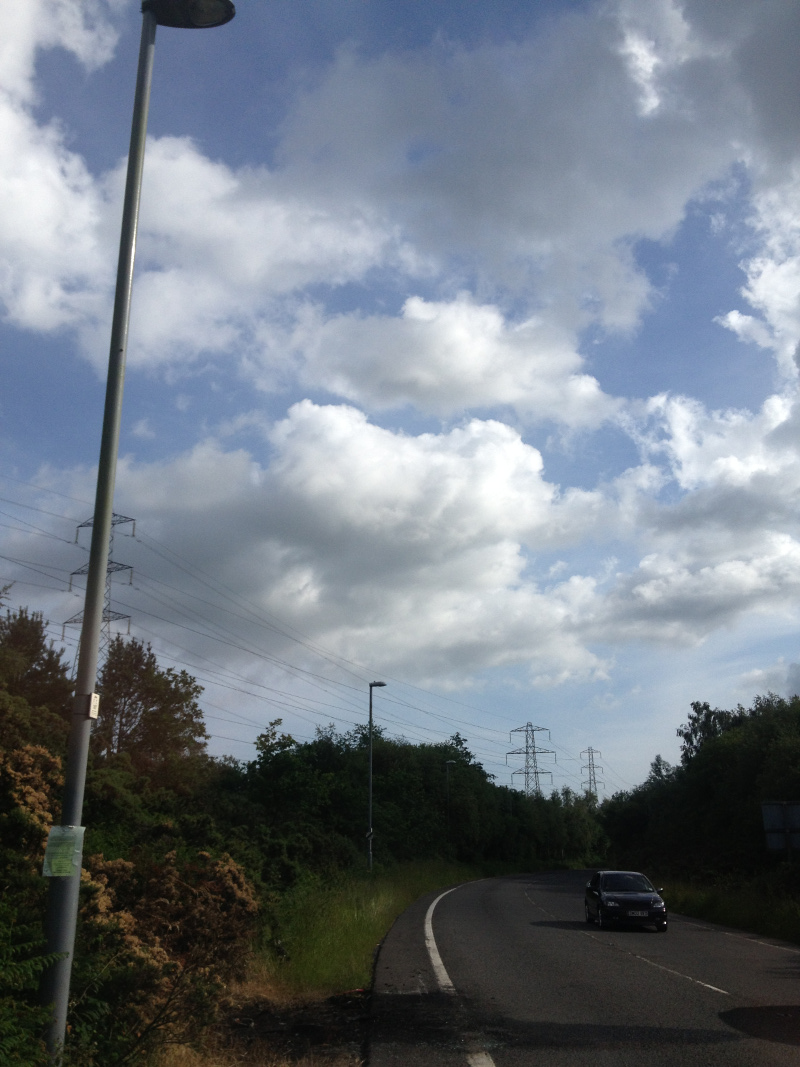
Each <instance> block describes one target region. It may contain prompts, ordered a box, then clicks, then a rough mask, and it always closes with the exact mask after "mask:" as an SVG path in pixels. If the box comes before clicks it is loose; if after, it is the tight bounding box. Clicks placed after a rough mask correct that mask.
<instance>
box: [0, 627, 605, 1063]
mask: <svg viewBox="0 0 800 1067" xmlns="http://www.w3.org/2000/svg"><path fill="white" fill-rule="evenodd" d="M98 688H99V690H100V693H101V713H100V719H99V721H98V724H97V727H96V729H95V731H94V732H93V737H92V746H91V754H90V766H89V773H88V778H87V788H86V800H85V807H84V823H85V825H86V826H87V832H86V842H85V847H84V859H83V867H84V873H83V880H82V896H81V912H80V921H79V930H78V943H77V946H76V963H75V967H74V969H73V983H72V1005H71V1012H70V1030H69V1034H68V1044H67V1050H66V1062H67V1063H68V1064H72V1065H80V1067H95V1065H98V1067H99V1065H101V1064H102V1065H103V1067H112V1065H116V1064H131V1065H135V1064H142V1065H143V1064H156V1063H160V1065H161V1067H178V1064H179V1063H185V1064H186V1065H187V1067H189V1065H191V1067H193V1065H194V1064H195V1063H197V1064H200V1063H203V1064H207V1065H208V1067H211V1065H212V1064H213V1063H215V1062H217V1061H218V1062H219V1063H226V1064H227V1063H228V1062H231V1063H232V1062H248V1061H247V1060H246V1059H241V1057H239V1058H238V1059H236V1058H234V1059H231V1055H232V1053H230V1052H229V1051H225V1050H224V1049H222V1046H221V1045H220V1046H219V1048H218V1049H217V1051H216V1052H215V1051H214V1048H215V1046H214V1041H215V1040H216V1038H214V1033H215V1026H218V1024H219V1023H220V1020H224V1019H225V1018H228V1017H230V1016H231V1012H232V1011H233V1013H234V1015H235V1012H236V1010H237V1005H238V1006H241V1005H243V1004H245V1003H246V1002H247V1000H248V998H249V1000H250V1001H251V1002H252V1001H253V1000H254V999H257V998H261V999H262V1000H265V999H266V1000H268V999H269V998H272V999H273V1000H275V1001H276V1002H277V1001H280V1000H281V999H284V1000H287V999H291V998H295V999H296V1000H297V999H298V998H300V999H302V998H304V997H305V998H313V997H315V996H316V997H324V996H326V995H327V994H330V993H338V994H343V993H345V992H346V991H347V990H352V989H357V988H358V987H363V986H367V985H368V984H369V980H370V973H371V966H372V956H373V952H374V949H375V947H376V945H377V943H378V942H379V941H380V939H381V938H382V937H383V936H384V934H385V933H386V931H387V930H388V928H389V926H390V925H391V923H392V922H393V920H394V918H395V917H396V916H397V915H398V914H399V913H400V912H401V911H402V910H403V909H404V908H405V907H406V906H407V905H408V904H409V903H410V902H411V901H412V900H413V899H415V898H416V897H417V896H419V894H420V893H422V892H425V891H427V890H429V889H434V888H438V887H440V886H445V885H448V884H453V883H456V882H460V881H464V880H466V879H468V878H470V877H479V876H481V875H483V874H488V873H494V872H502V871H512V870H531V869H536V868H545V867H548V866H553V865H569V864H573V865H578V866H584V865H587V864H591V863H596V862H599V859H600V856H601V855H602V853H603V851H604V848H605V841H604V836H603V830H602V828H601V826H600V823H599V821H598V817H597V811H596V804H595V801H594V799H593V798H591V797H586V796H582V795H576V794H574V793H572V792H570V791H569V790H564V791H562V792H560V793H554V794H553V795H552V796H551V797H547V798H544V797H540V798H533V799H528V798H525V797H524V796H521V795H520V794H519V793H518V792H517V791H512V790H510V789H507V788H504V787H500V786H497V785H495V784H494V782H493V780H492V779H491V777H490V776H489V775H487V774H486V772H485V771H484V770H483V768H482V767H481V765H480V764H479V763H478V762H477V761H476V760H475V758H474V757H473V755H472V753H471V752H470V751H469V749H468V747H467V745H466V743H465V741H464V739H463V738H462V737H460V736H459V735H458V734H454V735H453V737H451V738H450V739H449V740H448V741H446V742H443V743H440V744H412V743H410V742H408V741H406V740H404V739H402V738H391V737H388V736H386V735H385V734H383V733H382V732H381V731H380V730H379V731H377V732H376V736H375V739H374V742H375V743H374V825H375V827H376V838H375V842H374V857H375V870H374V873H373V875H372V876H371V877H368V876H367V874H366V872H365V870H364V868H365V866H366V850H365V829H366V827H365V825H364V824H365V821H366V781H367V735H366V730H365V729H364V728H356V729H354V730H352V731H349V732H346V733H341V732H337V731H336V730H335V729H334V728H333V727H329V728H326V729H322V730H319V731H317V735H316V737H315V738H314V739H313V740H312V741H309V742H298V741H296V740H295V739H293V738H292V737H290V736H288V735H287V734H285V733H283V732H282V731H281V722H280V720H277V719H276V720H274V721H272V722H271V723H270V724H269V725H268V726H267V728H266V729H265V730H264V732H263V733H262V734H261V736H260V737H259V738H258V740H257V742H256V746H255V751H254V758H253V759H252V760H250V761H248V762H238V761H236V760H232V759H221V760H219V759H214V758H212V757H210V756H209V755H208V753H207V749H206V741H207V735H206V731H205V726H204V723H203V716H202V712H201V708H200V703H199V701H200V698H201V687H200V686H199V685H198V684H197V682H196V680H195V679H194V678H193V677H191V675H189V674H187V673H186V672H185V671H176V670H173V669H164V668H162V667H161V666H160V665H159V664H158V662H157V660H156V657H155V655H154V654H153V653H152V650H151V649H150V648H149V647H148V646H146V645H143V644H142V643H141V642H138V641H136V640H127V641H124V640H122V639H118V640H115V641H114V642H113V644H112V646H111V649H110V651H109V654H108V657H107V660H106V662H105V665H104V667H103V669H102V671H101V676H100V679H99V685H98ZM71 695H72V694H71V683H70V681H69V671H68V666H67V664H66V662H65V661H64V659H63V656H62V653H61V652H60V651H59V650H58V649H56V648H54V647H53V646H52V645H51V644H50V643H49V642H48V641H47V638H46V629H45V622H44V620H43V619H42V618H41V616H39V615H37V614H35V613H29V612H28V611H26V610H25V609H24V608H20V609H17V610H15V611H7V612H6V613H5V615H3V616H0V872H2V874H0V894H1V895H0V1062H3V1063H8V1064H10V1065H11V1064H13V1065H19V1067H38V1065H40V1064H44V1063H45V1055H44V1049H43V1046H42V1043H41V1040H40V1033H41V1026H42V1019H43V1014H42V1010H41V1008H40V1007H39V1006H38V994H37V989H38V983H39V978H40V975H41V972H42V969H43V968H44V967H46V966H47V963H48V961H47V959H46V958H45V957H44V955H43V952H44V948H43V937H42V918H43V914H44V908H45V899H46V889H47V887H46V880H45V879H44V878H43V877H42V873H41V872H42V858H43V851H44V845H45V841H46V837H47V832H48V830H49V827H50V825H52V823H53V822H57V821H58V819H59V804H60V797H61V789H62V761H63V757H64V752H65V745H66V738H67V731H68V723H69V718H70V714H71ZM448 767H449V790H448V782H447V777H448V770H447V769H448ZM217 1045H219V1042H217ZM203 1048H205V1051H199V1050H202V1049H203ZM236 1055H237V1056H239V1053H237V1054H236ZM253 1055H256V1053H255V1052H254V1053H253ZM257 1055H258V1057H259V1058H257V1059H251V1060H250V1061H249V1062H258V1063H260V1064H262V1065H263V1064H268V1063H269V1057H268V1050H267V1049H266V1048H261V1049H260V1050H257ZM214 1056H216V1057H217V1059H216V1060H215V1059H214ZM226 1056H227V1060H226V1059H225V1057H226ZM204 1057H205V1058H204ZM220 1057H221V1058H220ZM181 1058H182V1059H181ZM276 1062H277V1061H276Z"/></svg>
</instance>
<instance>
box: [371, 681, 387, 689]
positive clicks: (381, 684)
mask: <svg viewBox="0 0 800 1067" xmlns="http://www.w3.org/2000/svg"><path fill="white" fill-rule="evenodd" d="M384 685H386V682H370V683H369V687H370V689H375V688H377V687H378V686H384Z"/></svg>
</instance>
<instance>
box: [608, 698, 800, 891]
mask: <svg viewBox="0 0 800 1067" xmlns="http://www.w3.org/2000/svg"><path fill="white" fill-rule="evenodd" d="M678 736H679V737H680V738H681V739H682V751H681V762H680V765H679V766H677V767H672V766H670V765H669V764H668V763H667V762H666V761H665V760H663V759H662V758H661V757H660V756H657V757H656V759H655V760H654V761H653V764H652V767H651V771H650V775H649V776H648V778H647V780H646V781H645V782H644V783H643V784H642V785H640V786H638V788H636V789H633V790H631V791H630V792H628V793H618V794H616V795H615V796H614V797H612V798H611V799H610V800H607V801H606V802H605V803H604V804H603V806H602V819H603V823H604V826H605V829H606V832H607V833H608V836H609V838H610V841H611V844H612V853H613V855H614V858H615V860H616V862H618V863H620V864H624V865H626V866H628V865H631V866H642V867H646V868H656V869H658V870H660V871H661V872H662V873H670V874H673V875H678V876H688V877H694V878H698V877H699V878H702V877H708V876H709V875H710V876H716V875H719V874H726V873H738V874H753V873H756V872H759V871H763V870H769V869H771V868H773V867H774V866H775V864H776V862H777V861H778V859H780V857H777V858H776V857H774V856H770V854H769V853H767V852H766V849H765V843H764V829H763V823H762V817H761V802H762V801H764V800H794V801H798V800H800V697H797V696H794V697H792V699H791V700H784V699H782V698H781V697H778V696H775V695H774V694H769V695H768V696H766V697H757V698H756V700H755V701H754V703H753V705H752V707H751V708H749V709H748V708H743V707H741V706H740V707H737V708H736V709H734V710H733V711H724V710H720V709H719V708H711V707H710V706H709V705H708V704H705V703H699V702H697V703H694V704H692V712H691V715H690V716H689V720H688V722H687V723H685V724H684V725H683V726H681V727H680V729H679V730H678Z"/></svg>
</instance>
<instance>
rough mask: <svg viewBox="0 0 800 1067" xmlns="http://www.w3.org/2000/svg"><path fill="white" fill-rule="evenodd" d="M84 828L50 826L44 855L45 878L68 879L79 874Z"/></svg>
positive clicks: (43, 872)
mask: <svg viewBox="0 0 800 1067" xmlns="http://www.w3.org/2000/svg"><path fill="white" fill-rule="evenodd" d="M85 830H86V827H85V826H51V827H50V833H49V834H48V835H47V848H46V849H45V853H44V870H43V871H42V874H43V875H44V876H45V878H70V877H71V876H72V875H73V874H80V870H81V858H82V857H83V835H84V832H85Z"/></svg>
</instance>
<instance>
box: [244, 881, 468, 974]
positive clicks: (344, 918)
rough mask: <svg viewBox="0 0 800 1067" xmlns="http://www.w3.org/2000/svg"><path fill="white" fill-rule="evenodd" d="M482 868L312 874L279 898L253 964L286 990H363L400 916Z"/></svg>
mask: <svg viewBox="0 0 800 1067" xmlns="http://www.w3.org/2000/svg"><path fill="white" fill-rule="evenodd" d="M480 873H481V872H479V871H476V870H473V869H471V868H468V867H464V866H461V865H459V864H455V863H445V862H441V861H433V862H429V863H413V864H407V865H403V866H401V867H395V868H393V869H392V870H389V871H385V872H381V873H376V874H374V875H372V876H371V877H370V876H369V875H367V874H366V873H365V874H364V875H356V874H346V875H338V876H337V877H336V878H335V879H333V880H330V879H324V878H320V877H309V878H307V879H305V880H304V881H302V882H301V883H300V884H299V885H297V886H295V888H294V889H292V890H291V891H290V892H289V893H287V894H286V895H285V896H284V898H283V900H282V901H281V904H280V905H279V907H278V909H277V912H276V919H277V922H276V927H275V929H274V930H273V941H272V945H271V947H269V948H267V949H265V950H264V951H263V952H262V953H261V955H260V959H259V960H257V961H256V969H257V970H261V972H262V974H263V975H264V977H265V978H267V979H268V980H269V982H270V984H274V985H275V986H277V987H278V988H279V989H283V990H284V991H285V992H286V993H288V994H322V993H336V992H343V991H345V990H348V989H358V988H365V987H367V986H368V985H369V984H370V981H371V977H372V964H373V956H374V952H375V948H376V946H377V945H378V944H379V942H380V941H381V939H382V938H383V937H385V935H386V933H387V932H388V930H389V928H390V927H391V925H392V923H393V922H394V920H395V919H396V918H397V916H398V915H400V914H401V913H402V912H403V911H405V909H406V908H407V907H408V906H409V904H412V903H413V902H414V901H415V900H416V899H417V897H419V896H421V894H423V893H426V892H428V891H429V890H432V889H438V888H440V887H442V886H447V885H452V884H454V883H457V882H464V881H468V880H469V879H471V878H477V877H480ZM276 950H277V951H276ZM283 953H285V956H283Z"/></svg>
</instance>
